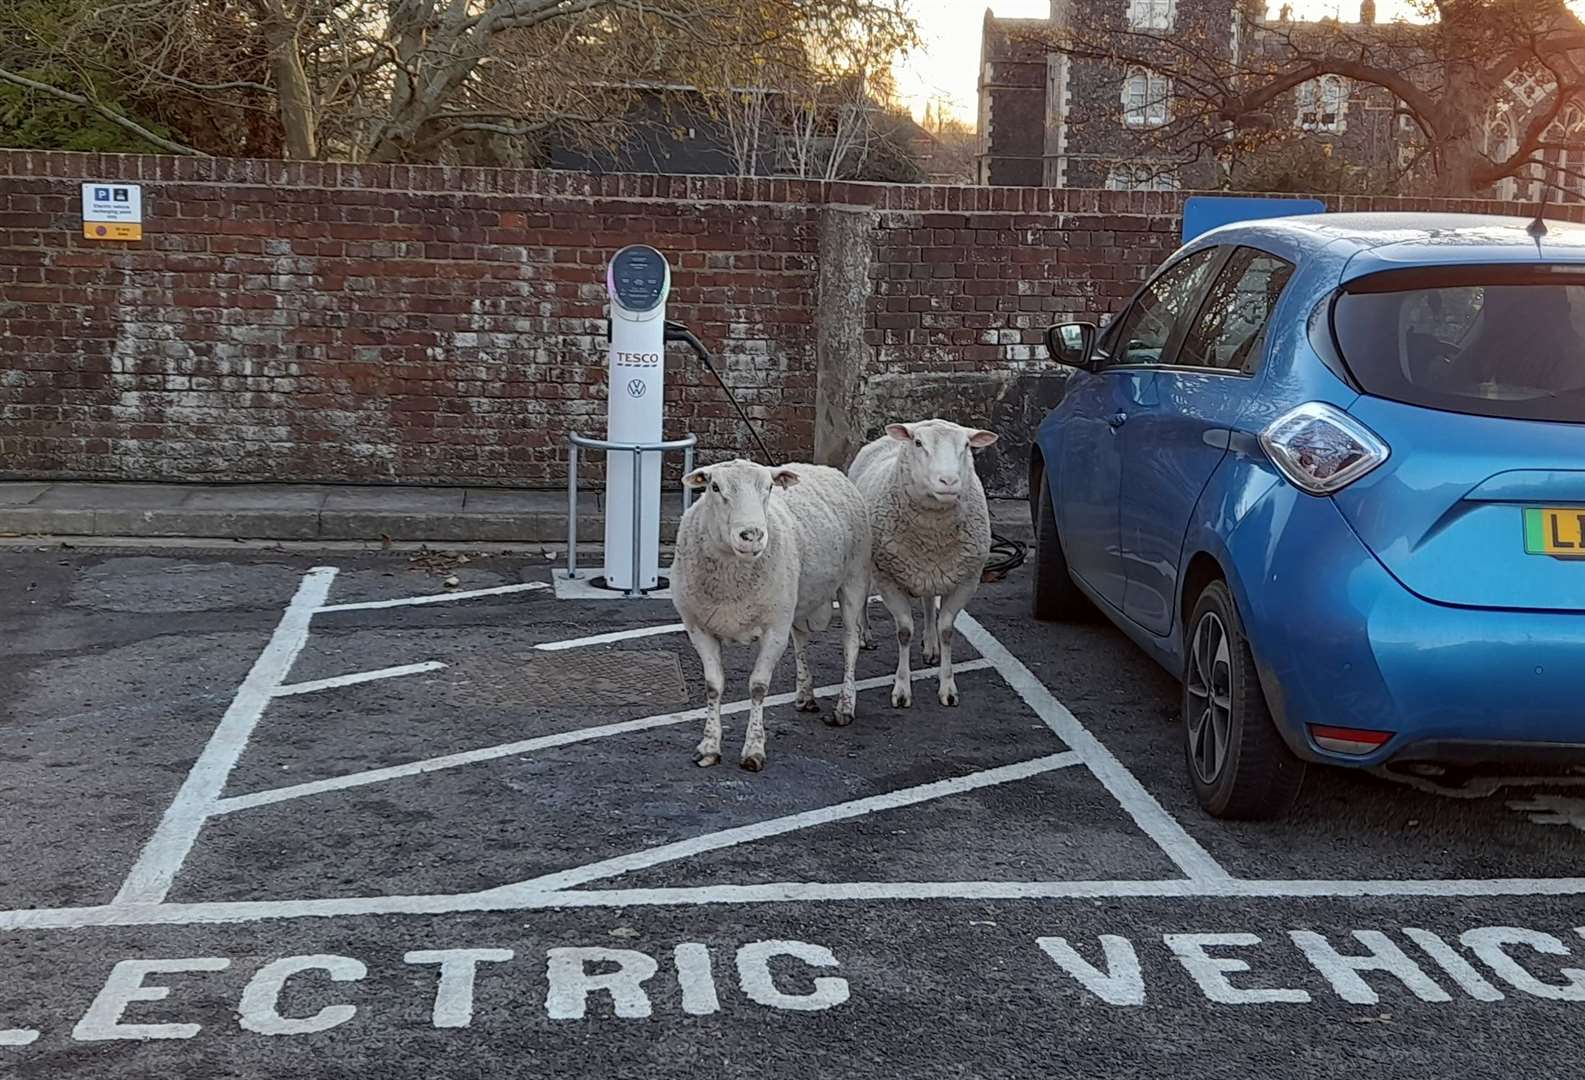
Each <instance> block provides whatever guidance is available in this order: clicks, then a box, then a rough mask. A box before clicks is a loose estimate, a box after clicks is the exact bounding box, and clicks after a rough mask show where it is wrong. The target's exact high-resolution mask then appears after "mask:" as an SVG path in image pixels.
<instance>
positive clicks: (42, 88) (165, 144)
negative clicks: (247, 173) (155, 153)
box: [0, 68, 209, 157]
mask: <svg viewBox="0 0 1585 1080" xmlns="http://www.w3.org/2000/svg"><path fill="white" fill-rule="evenodd" d="M0 80H4V81H6V82H8V83H12V84H14V85H16V86H20V87H23V88H24V89H27V90H36V91H38V92H39V93H41V94H48V95H49V96H50V97H54V98H59V99H60V100H61V101H69V102H71V103H72V104H73V105H79V106H81V107H82V108H85V109H90V110H92V111H93V112H96V113H98V114H99V115H100V116H102V117H104V118H105V119H106V120H108V121H110V122H111V123H112V124H115V125H116V126H117V127H119V128H122V129H124V130H126V131H130V132H132V133H133V134H134V135H136V136H137V137H138V138H140V139H145V140H147V141H148V142H151V143H153V144H154V145H155V146H158V147H159V148H160V149H161V150H169V151H170V152H171V153H173V154H184V155H186V156H188V157H208V156H209V155H208V154H206V153H204V152H203V151H202V150H196V149H194V148H193V147H191V146H188V145H186V144H185V143H179V142H173V141H172V140H170V139H167V138H165V137H164V136H163V135H156V134H155V133H154V132H152V131H150V130H149V129H148V128H146V127H144V126H143V125H142V124H140V123H138V122H137V121H136V120H129V119H127V118H126V117H125V116H122V115H121V114H120V113H118V112H114V111H112V110H111V109H107V108H106V107H105V106H103V105H101V104H99V103H98V102H97V101H93V100H92V99H90V98H86V97H84V96H83V95H81V94H74V93H72V92H71V91H70V90H62V89H61V88H60V87H58V86H51V85H49V84H48V83H41V82H35V81H34V80H33V79H29V78H27V77H25V76H22V75H18V74H17V73H16V72H14V71H7V70H6V69H5V68H0Z"/></svg>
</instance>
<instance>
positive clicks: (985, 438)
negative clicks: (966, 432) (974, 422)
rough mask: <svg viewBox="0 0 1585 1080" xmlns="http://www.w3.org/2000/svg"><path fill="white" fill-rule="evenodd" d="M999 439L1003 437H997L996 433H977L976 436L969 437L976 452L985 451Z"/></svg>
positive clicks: (970, 443)
mask: <svg viewBox="0 0 1585 1080" xmlns="http://www.w3.org/2000/svg"><path fill="white" fill-rule="evenodd" d="M999 438H1001V436H999V435H997V434H996V432H994V431H976V432H975V433H974V434H972V435H970V436H969V445H970V446H972V447H974V449H976V450H983V449H984V448H985V447H987V446H990V445H992V444H993V443H995V442H996V440H997V439H999Z"/></svg>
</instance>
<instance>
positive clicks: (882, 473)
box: [848, 420, 997, 709]
mask: <svg viewBox="0 0 1585 1080" xmlns="http://www.w3.org/2000/svg"><path fill="white" fill-rule="evenodd" d="M996 439H997V436H996V434H995V432H991V431H980V430H976V429H974V428H966V427H961V426H959V425H957V424H954V423H952V422H951V421H948V420H922V421H919V422H917V423H912V424H891V425H888V426H887V428H886V434H885V435H883V436H882V437H881V438H879V439H876V440H875V441H874V442H872V443H869V444H868V445H866V446H865V447H864V448H863V449H862V450H860V451H859V453H858V456H857V457H856V458H854V460H853V464H852V465H851V466H850V467H849V468H848V476H849V477H851V478H852V480H853V482H854V483H855V484H856V485H858V489H859V491H860V492H861V493H862V494H863V496H864V501H865V502H866V503H867V504H868V506H869V512H870V528H871V532H872V534H873V538H872V540H873V547H872V554H871V559H870V563H871V568H872V577H873V584H874V587H875V590H876V591H878V592H879V593H880V595H881V600H882V601H883V602H884V603H885V604H886V610H888V611H890V612H891V614H892V618H893V619H894V620H896V623H897V650H898V655H897V677H896V680H895V681H894V682H893V684H892V705H893V707H895V708H900V709H906V708H909V707H910V706H912V705H913V676H912V674H911V673H910V671H909V668H908V650H909V645H910V643H911V642H912V640H913V633H914V617H913V600H914V599H919V600H922V601H924V618H925V635H924V660H925V663H926V664H929V663H931V662H932V661H933V660H935V659H936V658H937V657H938V656H939V658H940V663H941V671H940V685H939V689H938V691H937V697H938V698H939V700H940V701H941V704H943V705H948V706H951V705H956V704H957V703H958V685H957V680H956V679H954V678H953V675H952V634H953V626H954V624H955V623H956V621H957V617H958V613H959V612H961V611H962V610H963V609H964V607H965V606H967V604H968V602H969V600H970V599H971V598H972V597H973V596H974V593H975V592H976V591H977V590H978V589H979V587H980V577H981V575H982V574H983V573H984V572H985V562H986V560H987V559H988V558H989V557H990V553H991V518H990V511H989V509H988V507H987V505H986V502H985V488H984V487H983V486H982V485H981V484H980V478H979V476H978V474H977V473H975V471H974V457H973V451H974V450H977V449H980V448H983V447H986V446H990V445H992V444H993V443H995V442H996ZM868 592H869V590H868V589H866V600H868ZM865 608H866V612H865V616H864V626H863V627H862V628H861V630H860V633H861V636H862V638H863V640H864V641H865V642H868V641H869V623H868V604H867V603H866V605H865Z"/></svg>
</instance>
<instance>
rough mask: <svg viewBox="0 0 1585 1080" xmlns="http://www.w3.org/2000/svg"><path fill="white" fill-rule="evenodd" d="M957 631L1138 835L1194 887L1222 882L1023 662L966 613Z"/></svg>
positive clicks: (1209, 861) (1193, 843) (1212, 864)
mask: <svg viewBox="0 0 1585 1080" xmlns="http://www.w3.org/2000/svg"><path fill="white" fill-rule="evenodd" d="M958 625H959V627H960V628H961V630H962V634H963V636H964V638H965V639H967V641H968V642H969V644H971V645H973V646H974V648H975V650H976V651H977V652H978V653H979V654H980V655H981V656H983V657H985V658H986V659H987V660H990V661H991V662H992V663H993V664H995V665H996V670H997V671H998V672H1000V673H1001V676H1002V678H1004V679H1006V680H1007V683H1008V685H1009V686H1011V687H1012V688H1013V689H1014V690H1016V691H1017V692H1018V696H1019V697H1021V698H1023V699H1024V703H1025V704H1027V705H1028V706H1029V707H1030V708H1031V709H1033V710H1034V711H1035V713H1036V715H1038V716H1039V717H1040V719H1041V720H1043V721H1044V722H1045V724H1046V726H1047V727H1049V728H1050V729H1051V730H1052V731H1053V732H1055V733H1056V735H1057V738H1059V739H1061V740H1062V741H1063V743H1064V744H1065V745H1067V746H1069V747H1071V748H1072V749H1073V750H1076V751H1077V752H1078V754H1079V756H1080V757H1082V758H1083V759H1084V764H1085V765H1086V766H1087V767H1088V768H1089V770H1090V772H1092V773H1094V774H1095V778H1096V779H1097V780H1099V781H1100V782H1101V784H1102V785H1103V786H1104V787H1105V788H1106V790H1107V791H1109V792H1111V793H1112V797H1113V798H1114V799H1116V800H1117V801H1118V802H1119V803H1120V804H1122V807H1123V809H1124V810H1125V811H1127V813H1128V816H1129V817H1131V818H1133V819H1134V823H1135V824H1137V825H1138V826H1139V828H1140V830H1141V831H1143V832H1144V834H1145V835H1146V836H1148V837H1150V839H1151V840H1153V841H1155V843H1156V846H1157V847H1159V848H1161V850H1162V851H1163V852H1164V853H1165V854H1166V856H1167V858H1169V859H1171V860H1172V861H1173V862H1174V863H1175V864H1177V866H1178V869H1180V870H1182V871H1183V872H1184V873H1185V874H1187V875H1188V876H1189V877H1190V878H1192V879H1194V880H1195V881H1227V880H1229V879H1230V878H1231V875H1230V874H1228V872H1227V871H1226V870H1224V869H1223V868H1222V866H1221V864H1220V863H1218V862H1217V861H1216V860H1215V859H1213V858H1212V857H1211V853H1210V852H1208V851H1206V850H1205V848H1203V847H1201V846H1200V842H1199V841H1198V840H1196V839H1194V837H1192V836H1190V835H1189V834H1188V832H1187V831H1185V829H1184V828H1183V826H1182V825H1181V824H1179V823H1178V820H1177V819H1176V818H1174V817H1173V816H1172V815H1171V814H1169V813H1167V811H1166V810H1164V809H1163V808H1162V806H1161V804H1160V803H1159V802H1157V801H1156V797H1155V796H1154V795H1152V794H1151V793H1150V792H1148V791H1146V790H1145V786H1144V785H1143V784H1141V783H1140V782H1139V780H1138V779H1137V778H1136V777H1135V776H1134V774H1133V773H1131V772H1129V771H1128V769H1127V768H1126V767H1125V766H1124V765H1123V763H1122V762H1121V761H1118V760H1117V758H1116V756H1115V755H1113V753H1112V752H1111V751H1110V750H1108V749H1107V748H1106V746H1105V744H1103V743H1102V742H1101V741H1100V740H1099V739H1097V738H1096V737H1095V736H1094V735H1091V734H1090V731H1089V729H1088V728H1086V727H1085V726H1084V725H1083V724H1081V723H1079V720H1078V717H1076V716H1074V715H1073V713H1071V712H1069V711H1068V709H1067V707H1066V706H1064V705H1063V704H1062V703H1061V702H1060V701H1058V700H1057V699H1056V698H1055V697H1053V696H1052V693H1051V691H1050V690H1048V689H1047V688H1046V684H1045V683H1043V682H1041V681H1040V680H1039V679H1038V678H1036V677H1035V674H1034V672H1032V671H1030V670H1029V669H1028V668H1027V667H1025V666H1024V662H1023V661H1022V660H1020V659H1018V657H1016V656H1014V655H1013V654H1012V653H1011V652H1009V651H1008V649H1007V647H1006V646H1005V645H1003V644H1002V643H1001V642H1000V641H997V640H996V638H995V637H993V636H992V635H991V632H990V631H989V630H987V629H985V627H984V626H982V625H981V624H980V623H979V621H978V620H976V619H974V618H973V617H972V616H970V615H968V614H967V613H964V614H961V615H959V616H958Z"/></svg>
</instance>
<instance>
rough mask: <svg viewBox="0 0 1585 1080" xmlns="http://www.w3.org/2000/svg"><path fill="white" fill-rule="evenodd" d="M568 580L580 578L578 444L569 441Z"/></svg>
mask: <svg viewBox="0 0 1585 1080" xmlns="http://www.w3.org/2000/svg"><path fill="white" fill-rule="evenodd" d="M567 580H568V581H576V580H578V444H577V443H575V442H572V441H571V440H569V441H568V442H567Z"/></svg>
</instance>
